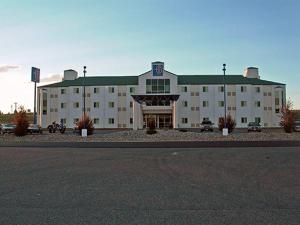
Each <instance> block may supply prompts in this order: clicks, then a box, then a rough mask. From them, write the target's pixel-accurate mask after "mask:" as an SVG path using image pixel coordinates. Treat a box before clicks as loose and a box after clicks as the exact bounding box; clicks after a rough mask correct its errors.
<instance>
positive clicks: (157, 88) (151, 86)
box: [146, 79, 170, 94]
mask: <svg viewBox="0 0 300 225" xmlns="http://www.w3.org/2000/svg"><path fill="white" fill-rule="evenodd" d="M146 93H148V94H151V93H170V79H147V80H146Z"/></svg>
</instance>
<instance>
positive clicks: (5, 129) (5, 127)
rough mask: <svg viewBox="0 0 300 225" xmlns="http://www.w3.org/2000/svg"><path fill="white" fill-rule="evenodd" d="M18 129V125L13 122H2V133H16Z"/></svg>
mask: <svg viewBox="0 0 300 225" xmlns="http://www.w3.org/2000/svg"><path fill="white" fill-rule="evenodd" d="M15 129H16V125H15V124H11V123H7V124H2V125H1V131H0V132H1V134H5V133H7V134H9V133H14V131H15Z"/></svg>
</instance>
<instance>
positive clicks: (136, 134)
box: [0, 130, 300, 142]
mask: <svg viewBox="0 0 300 225" xmlns="http://www.w3.org/2000/svg"><path fill="white" fill-rule="evenodd" d="M274 140H291V141H292V140H298V141H299V140H300V132H294V133H285V132H284V131H282V130H265V131H263V132H260V133H258V132H253V133H247V132H239V131H235V132H234V133H232V134H229V135H228V136H222V133H221V132H217V131H215V132H203V133H200V132H191V131H187V132H180V131H178V130H157V133H156V134H152V135H149V134H146V131H145V130H126V131H113V132H112V131H110V132H105V131H96V132H95V134H94V135H91V136H88V137H81V136H79V135H78V134H73V133H71V132H69V133H68V132H67V133H65V134H60V133H55V134H50V133H48V132H44V133H43V134H32V135H26V136H24V137H16V136H14V135H13V134H4V135H1V136H0V142H49V141H50V142H137V141H153V142H158V141H274Z"/></svg>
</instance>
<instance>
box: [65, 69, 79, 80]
mask: <svg viewBox="0 0 300 225" xmlns="http://www.w3.org/2000/svg"><path fill="white" fill-rule="evenodd" d="M77 78H78V73H77V71H75V70H65V71H64V77H63V80H75V79H77Z"/></svg>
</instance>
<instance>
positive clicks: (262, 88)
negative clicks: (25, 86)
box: [38, 62, 286, 129]
mask: <svg viewBox="0 0 300 225" xmlns="http://www.w3.org/2000/svg"><path fill="white" fill-rule="evenodd" d="M224 80H225V83H226V87H225V92H226V93H225V94H226V106H227V108H226V110H227V115H228V114H230V115H231V116H232V117H233V118H234V119H235V120H236V123H237V127H246V126H247V124H248V123H249V122H252V121H257V122H260V124H261V125H262V126H263V127H278V126H279V122H280V109H281V107H282V105H283V104H285V101H286V88H285V84H282V83H277V82H272V81H266V80H262V79H260V76H259V73H258V69H257V68H255V67H249V68H247V69H246V70H245V72H244V75H226V76H225V79H224V76H223V75H176V74H174V73H171V72H168V71H166V70H164V63H163V62H154V63H152V68H151V70H150V71H148V72H146V73H143V74H141V75H139V76H101V77H98V76H88V77H86V78H85V79H84V78H83V77H78V73H77V72H76V71H74V70H66V71H64V78H63V80H62V81H61V82H59V83H54V84H50V85H45V86H40V87H38V118H39V124H40V125H41V126H42V127H47V125H49V124H51V123H52V122H53V121H56V122H59V121H61V122H63V123H64V124H66V126H67V127H69V128H72V127H74V126H75V124H76V122H77V121H78V120H79V119H80V118H81V116H82V115H83V84H85V89H86V111H87V113H88V114H89V116H90V117H91V118H92V119H93V121H94V126H95V128H129V129H143V128H145V126H146V125H147V120H148V119H149V118H151V117H152V118H154V119H155V121H156V125H157V127H158V128H198V127H199V126H200V123H201V122H202V121H203V120H211V121H212V122H213V123H214V124H215V126H217V125H218V121H219V119H220V118H221V117H224V86H223V84H224ZM83 82H84V83H83Z"/></svg>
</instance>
